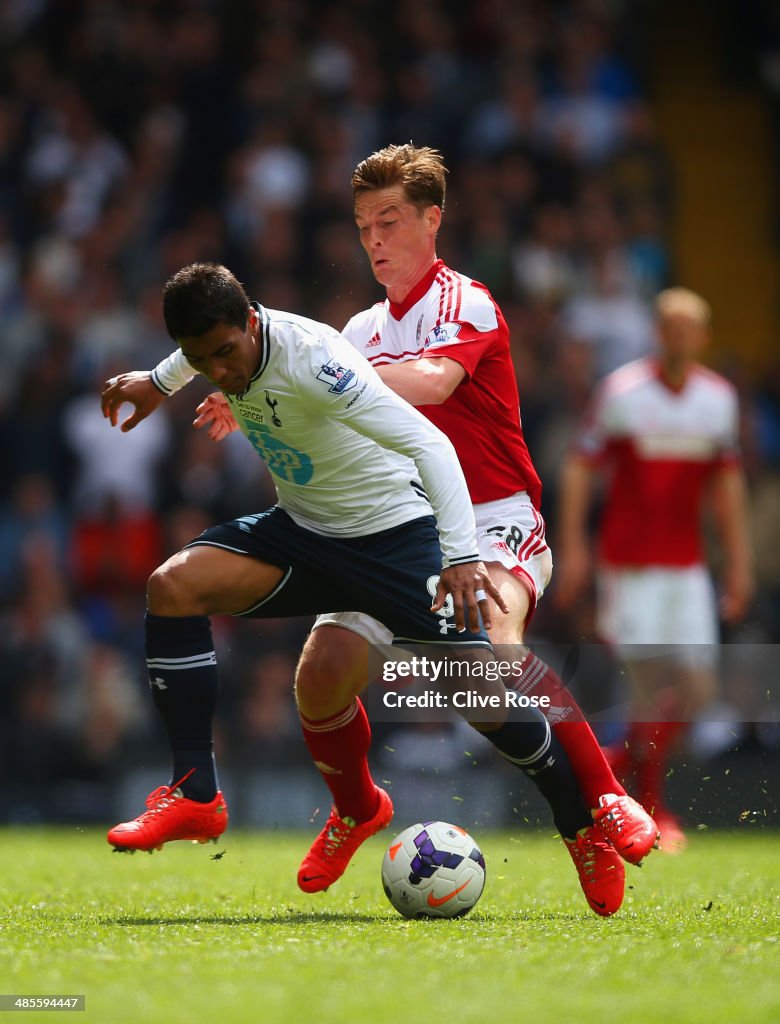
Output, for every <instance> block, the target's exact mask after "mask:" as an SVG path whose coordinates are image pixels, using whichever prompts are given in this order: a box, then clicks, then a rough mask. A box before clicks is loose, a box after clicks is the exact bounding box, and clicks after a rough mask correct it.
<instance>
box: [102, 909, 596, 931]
mask: <svg viewBox="0 0 780 1024" xmlns="http://www.w3.org/2000/svg"><path fill="white" fill-rule="evenodd" d="M584 916H586V917H587V916H588V915H584ZM582 917H583V915H582V914H570V913H551V912H549V911H540V912H539V913H530V912H520V913H517V912H515V913H512V914H509V915H498V916H496V917H493V916H492V915H491V916H489V917H488V916H485V915H484V914H480V915H477V914H474V915H473V916H472V917H471V918H470V920H471V921H473V922H474V923H475V924H485V923H489V922H493V923H495V924H498V923H500V922H503V923H511V922H522V923H524V924H540V923H542V922H546V923H549V922H553V921H557V922H576V921H581V920H582ZM98 921H99V923H100V924H101V925H115V926H118V927H120V928H139V927H140V928H143V927H149V926H152V927H159V926H161V925H163V926H165V925H169V926H175V925H230V926H240V925H262V926H278V925H288V926H289V925H293V926H296V927H302V928H305V927H307V926H311V925H321V924H391V925H392V924H406V923H408V920H407V919H406V918H403V917H401V916H400V915H399V916H395V915H390V916H388V915H387V914H358V913H349V912H332V913H328V912H318V913H315V912H306V911H292V910H291V911H289V912H287V913H277V914H199V915H196V916H192V915H182V916H181V917H172V916H157V915H150V916H148V917H142V916H136V917H130V916H125V915H122V916H117V917H100V918H99V919H98ZM443 922H444V923H447V922H449V923H452V922H451V921H450V919H449V918H443V917H441V918H438V917H425V918H420V919H419V920H418V921H416V922H415V923H416V924H417V925H418V926H421V927H425V926H427V925H431V926H434V927H435V926H437V925H439V924H441V923H443Z"/></svg>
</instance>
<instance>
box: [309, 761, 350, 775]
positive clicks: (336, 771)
mask: <svg viewBox="0 0 780 1024" xmlns="http://www.w3.org/2000/svg"><path fill="white" fill-rule="evenodd" d="M314 764H315V765H316V766H317V768H318V769H319V770H320V771H321V772H322V774H323V775H343V774H344V773H343V772H342V770H341V769H340V768H331V766H330V765H329V764H325V762H324V761H315V762H314Z"/></svg>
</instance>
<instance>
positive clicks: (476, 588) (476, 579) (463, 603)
mask: <svg viewBox="0 0 780 1024" xmlns="http://www.w3.org/2000/svg"><path fill="white" fill-rule="evenodd" d="M448 594H449V595H451V596H452V603H453V608H454V614H455V625H456V626H457V627H458V629H459V630H463V629H469V630H470V631H471V632H472V633H476V632H477V631H478V630H479V625H480V624H479V613H480V612H481V613H482V622H483V624H484V626H485V629H490V627H491V626H492V625H493V619H492V616H491V611H490V601H489V598H491V597H492V598H493V600H494V601H495V602H496V604H497V605H498V607H499V608H500V609H501V611H502V612H503V613H504V614H505V615H506V614H507V612H508V611H509V606H508V605H507V603H506V601H504V599H503V597H502V596H501V594H500V592H499V589H498V587H497V586H496V585H495V583H494V582H493V580H492V579H491V578H490V574H489V573H488V571H487V569H486V567H485V563H484V562H463V563H462V564H460V565H450V566H447V568H446V569H442V571H441V576H440V577H439V585H438V586H437V588H436V597H435V599H434V602H433V604H432V605H431V611H432V612H437V611H439V609H440V608H443V607H444V604H445V602H446V600H447V595H448Z"/></svg>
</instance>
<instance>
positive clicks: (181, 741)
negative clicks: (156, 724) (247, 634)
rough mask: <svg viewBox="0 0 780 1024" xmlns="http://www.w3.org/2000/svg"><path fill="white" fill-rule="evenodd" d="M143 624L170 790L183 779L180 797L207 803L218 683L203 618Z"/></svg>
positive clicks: (212, 783)
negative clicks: (164, 737)
mask: <svg viewBox="0 0 780 1024" xmlns="http://www.w3.org/2000/svg"><path fill="white" fill-rule="evenodd" d="M145 625H146V664H147V666H148V669H149V686H150V687H151V690H152V696H153V698H154V703H155V706H156V707H157V710H158V711H159V712H160V714H161V715H162V718H163V721H164V722H165V728H166V730H167V733H168V742H169V743H170V747H171V754H172V756H173V774H172V777H171V785H173V784H175V783H178V782H179V781H180V780H181V779H184V777H185V776H187V778H186V779H184V782H182V783H181V790H182V792H183V793H184V795H185V796H186V797H188V798H189V799H190V800H201V801H204V802H207V801H209V800H213V799H214V797H215V795H216V792H217V789H218V788H219V787H218V784H217V774H216V767H215V764H214V754H213V736H212V721H213V718H214V710H215V708H216V703H217V690H218V686H219V684H218V679H217V656H216V654H215V652H214V642H213V640H212V639H211V624H210V623H209V620H208V619H207V618H206V616H205V615H193V616H187V617H181V618H172V617H169V616H165V615H150V614H149V613H148V612H147V614H146V623H145ZM193 769H194V770H193ZM188 773H191V774H188Z"/></svg>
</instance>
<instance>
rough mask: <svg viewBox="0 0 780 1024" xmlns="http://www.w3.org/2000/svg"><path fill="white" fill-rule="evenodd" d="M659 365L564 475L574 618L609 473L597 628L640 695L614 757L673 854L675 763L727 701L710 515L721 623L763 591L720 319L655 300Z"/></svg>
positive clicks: (617, 376) (627, 393)
mask: <svg viewBox="0 0 780 1024" xmlns="http://www.w3.org/2000/svg"><path fill="white" fill-rule="evenodd" d="M656 310H657V321H658V341H659V351H658V355H657V356H653V357H648V358H645V359H640V360H637V361H635V362H632V363H628V364H627V365H625V366H623V367H621V368H619V369H618V370H615V371H614V372H613V373H611V374H610V375H609V376H607V377H606V378H605V379H604V380H603V381H602V383H601V386H600V387H599V389H598V393H597V395H596V396H595V399H594V401H593V403H592V407H591V409H590V411H589V412H588V414H587V416H586V419H585V421H584V424H583V427H582V430H581V432H580V434H579V436H578V439H577V444H576V448H575V450H574V451H573V453H572V454H571V456H570V458H569V459H568V461H567V463H566V465H565V468H564V472H563V485H562V490H561V508H560V542H559V543H560V550H561V555H562V559H561V575H560V586H559V588H558V592H557V601H558V602H559V603H560V604H561V605H562V606H568V605H570V604H571V603H572V602H573V601H575V600H576V599H577V597H578V596H579V594H580V593H581V592H582V590H583V589H584V587H585V586H586V584H587V582H588V580H589V576H590V564H591V559H590V556H589V545H588V537H587V522H588V516H589V508H590V496H591V491H592V486H593V482H594V478H595V476H596V475H597V474H598V473H600V472H601V471H602V470H605V471H606V472H607V473H608V485H607V492H606V496H605V499H604V503H603V508H602V512H601V521H600V531H599V533H600V538H599V549H598V563H599V565H598V574H597V605H598V626H599V630H600V632H601V634H602V635H603V637H604V639H605V640H606V641H607V642H608V643H609V644H611V645H613V646H614V648H615V650H616V652H617V653H618V654H619V655H620V656H621V658H622V659H623V660H624V661H625V662H626V663H627V666H628V668H629V674H630V677H631V680H632V682H633V684H634V687H633V689H634V694H633V706H632V709H631V721H630V723H629V725H628V733H627V736H626V740H625V744H620V745H619V746H618V747H616V748H615V750H614V751H613V755H612V757H611V760H612V763H613V767H614V768H615V770H616V771H617V772H618V773H619V774H623V773H626V774H628V773H633V775H634V776H635V777H636V780H637V784H638V795H639V799H640V800H642V802H643V803H644V804H645V806H646V807H648V808H650V809H651V810H652V812H653V815H654V817H655V819H656V821H657V822H658V825H659V828H660V829H661V834H662V840H661V844H662V848H664V849H668V850H675V849H679V848H680V847H681V846H682V845H683V844H684V842H685V836H684V833H683V831H682V829H681V826H680V822H679V821H678V819H677V818H676V817H675V816H674V815H673V814H672V813H671V811H670V810H669V808H668V807H667V806H666V804H665V802H664V779H665V775H666V767H667V759H668V757H669V754H670V751H671V750H672V749H673V746H674V745H675V744H676V743H677V742H678V741H679V739H680V738H681V736H682V734H683V733H684V732H685V730H686V727H687V724H688V723H689V722H690V721H691V717H692V716H695V715H696V713H697V712H699V711H701V710H702V709H703V708H704V707H706V705H707V703H708V702H709V701H710V700H711V699H712V698H713V696H714V694H715V690H716V678H715V672H714V667H715V663H716V650H717V643H718V609H717V602H716V597H715V593H714V589H713V585H712V581H711V578H710V574H709V571H708V569H707V567H706V565H705V560H704V551H703V538H702V511H703V505H704V503H705V500H706V499H707V497H708V496H709V497H710V498H711V499H712V503H713V511H714V512H715V520H716V524H717V526H718V528H719V532H720V538H721V542H722V548H723V555H724V567H723V580H722V597H721V601H720V613H721V615H722V616H723V618H724V620H725V621H727V622H733V621H735V620H737V619H739V618H740V617H741V616H742V615H743V614H744V612H745V610H746V606H747V602H748V600H749V598H750V593H751V589H752V581H751V578H752V577H751V559H750V554H749V545H748V540H747V529H746V513H745V485H744V481H743V475H742V471H741V468H740V460H739V453H738V441H737V434H738V407H737V396H736V392H735V390H734V387H733V386H732V385H731V384H730V383H729V382H728V381H727V380H725V379H724V378H723V377H721V376H719V375H718V374H716V373H713V372H712V371H711V370H708V369H706V368H705V367H704V366H702V365H700V364H699V363H698V362H697V359H698V357H699V356H700V354H701V352H702V350H703V349H704V346H705V345H706V343H707V339H708V333H709V324H710V310H709V306H708V305H707V303H706V302H705V301H704V300H703V299H702V298H701V297H700V296H698V295H696V294H695V293H693V292H691V291H689V290H687V289H684V288H670V289H667V290H666V291H664V292H661V293H660V295H659V296H658V297H657V300H656Z"/></svg>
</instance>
